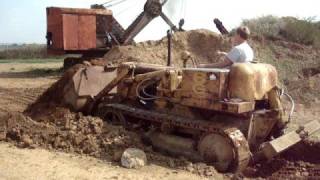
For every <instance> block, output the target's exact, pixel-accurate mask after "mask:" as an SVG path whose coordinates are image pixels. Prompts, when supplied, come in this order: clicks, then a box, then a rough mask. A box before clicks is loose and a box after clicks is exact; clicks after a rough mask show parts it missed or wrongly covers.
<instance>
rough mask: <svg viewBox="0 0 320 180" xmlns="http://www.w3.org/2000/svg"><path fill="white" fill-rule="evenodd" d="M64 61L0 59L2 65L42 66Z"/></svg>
mask: <svg viewBox="0 0 320 180" xmlns="http://www.w3.org/2000/svg"><path fill="white" fill-rule="evenodd" d="M62 62H63V59H54V58H52V59H0V64H7V63H28V64H29V63H30V64H42V63H62Z"/></svg>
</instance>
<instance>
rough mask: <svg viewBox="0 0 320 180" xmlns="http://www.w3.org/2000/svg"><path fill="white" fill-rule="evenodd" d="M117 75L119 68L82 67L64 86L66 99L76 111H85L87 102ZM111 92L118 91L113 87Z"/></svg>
mask: <svg viewBox="0 0 320 180" xmlns="http://www.w3.org/2000/svg"><path fill="white" fill-rule="evenodd" d="M116 77H117V69H116V68H113V69H108V70H107V71H106V70H105V68H104V67H102V66H90V67H86V68H80V69H79V70H78V71H77V72H76V73H75V74H74V75H73V77H72V79H71V81H69V83H68V84H67V85H66V86H65V88H64V101H65V103H66V104H67V105H69V106H70V107H71V109H73V110H74V111H84V110H85V109H84V108H85V106H86V104H87V103H88V101H89V100H90V99H93V98H94V97H95V96H96V95H97V94H99V93H100V92H101V91H102V90H103V88H104V87H106V86H107V85H108V84H109V83H110V82H111V81H112V80H113V79H115V78H116ZM111 93H116V88H113V89H112V91H111Z"/></svg>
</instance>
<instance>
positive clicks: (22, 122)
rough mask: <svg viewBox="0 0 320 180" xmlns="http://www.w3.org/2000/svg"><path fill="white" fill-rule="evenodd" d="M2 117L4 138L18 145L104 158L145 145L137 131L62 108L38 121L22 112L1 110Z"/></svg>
mask: <svg viewBox="0 0 320 180" xmlns="http://www.w3.org/2000/svg"><path fill="white" fill-rule="evenodd" d="M0 118H1V121H0V122H1V124H0V134H1V137H2V139H1V140H6V141H9V142H13V143H16V144H17V145H18V146H19V147H38V146H39V147H45V148H48V149H52V148H54V149H57V150H63V151H66V152H76V153H81V154H82V153H84V154H89V155H92V156H95V157H104V158H106V157H112V156H113V155H114V154H115V153H116V152H118V151H122V150H124V149H125V148H128V147H138V148H141V147H142V143H141V142H140V139H139V137H138V136H137V135H136V134H135V133H130V132H128V131H125V130H124V129H123V128H121V127H114V126H111V125H109V124H108V123H106V122H103V121H102V120H101V119H99V118H95V117H91V116H82V114H75V113H71V112H70V111H68V110H66V109H63V108H57V109H55V111H54V113H52V114H50V115H49V116H47V118H46V119H43V117H42V118H40V119H39V120H38V121H34V120H33V119H31V118H29V117H27V116H24V115H23V114H21V113H7V114H2V115H1V117H0Z"/></svg>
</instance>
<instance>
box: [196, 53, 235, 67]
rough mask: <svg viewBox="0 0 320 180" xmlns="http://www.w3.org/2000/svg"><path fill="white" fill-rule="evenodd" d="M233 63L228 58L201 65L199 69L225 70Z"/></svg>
mask: <svg viewBox="0 0 320 180" xmlns="http://www.w3.org/2000/svg"><path fill="white" fill-rule="evenodd" d="M232 64H233V62H232V61H231V60H230V59H229V58H228V57H227V56H226V57H225V58H224V60H223V61H221V62H217V63H212V64H199V65H198V67H199V68H225V67H228V66H231V65H232Z"/></svg>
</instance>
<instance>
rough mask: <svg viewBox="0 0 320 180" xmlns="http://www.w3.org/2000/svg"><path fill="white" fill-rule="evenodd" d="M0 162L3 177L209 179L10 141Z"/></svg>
mask: <svg viewBox="0 0 320 180" xmlns="http://www.w3.org/2000/svg"><path fill="white" fill-rule="evenodd" d="M0 162H1V163H0V179H59V180H64V179H65V180H70V179H79V180H80V179H81V180H82V179H83V180H84V179H95V180H99V179H113V180H117V179H119V180H120V179H121V180H125V179H128V180H129V179H130V180H134V179H143V180H153V179H169V180H170V179H172V180H185V179H194V180H196V179H205V178H201V177H199V176H196V175H193V174H190V173H187V172H183V171H176V170H170V169H167V168H164V167H161V166H157V165H153V164H151V165H148V166H146V167H144V168H142V169H140V170H129V169H124V168H121V167H119V166H117V165H112V164H111V163H110V162H106V161H101V160H98V159H95V158H91V157H87V156H79V155H73V154H66V153H61V152H50V151H47V150H43V149H18V148H16V147H15V146H12V145H10V144H7V143H0Z"/></svg>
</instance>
